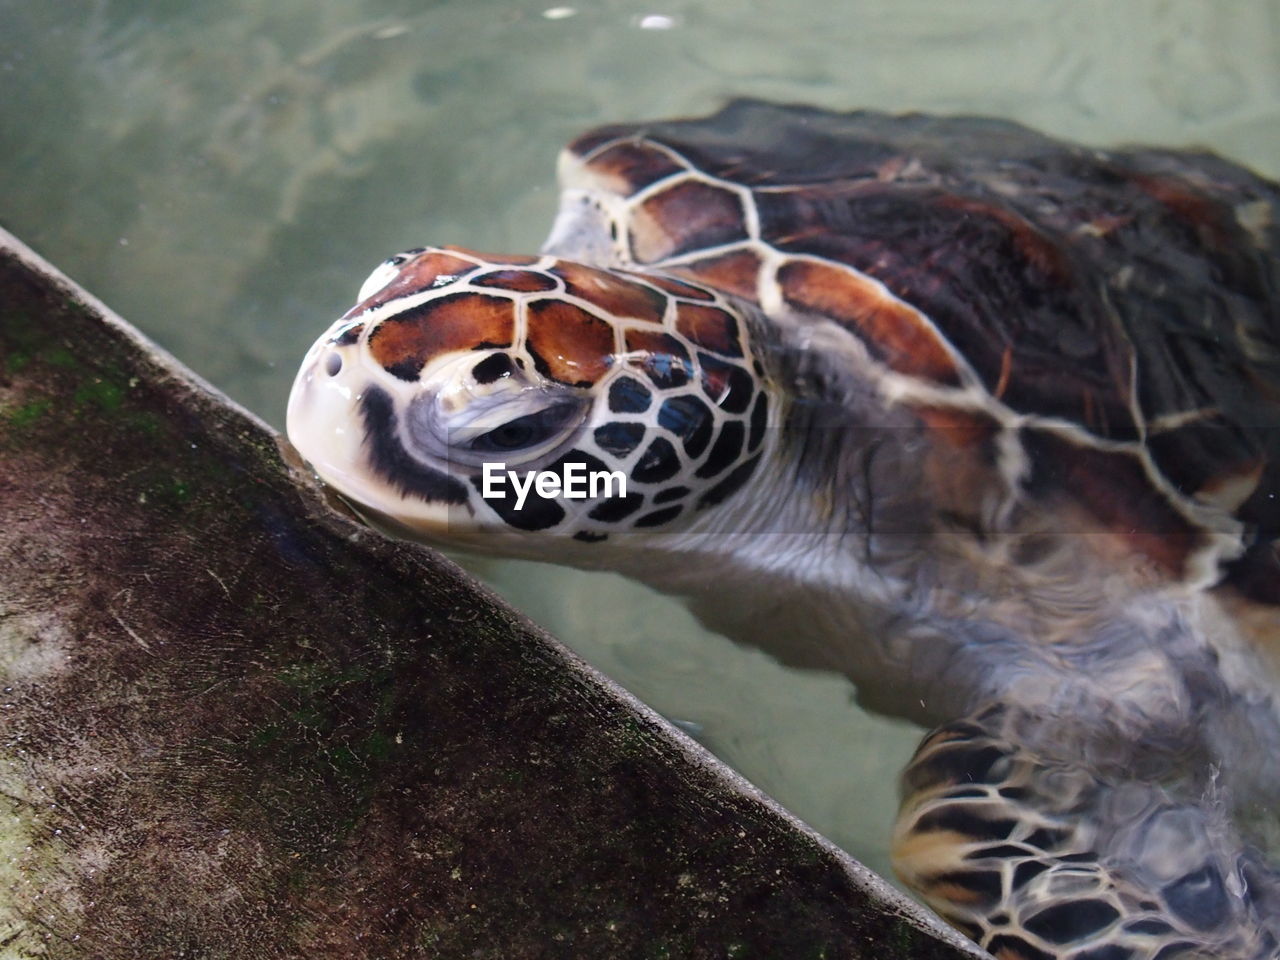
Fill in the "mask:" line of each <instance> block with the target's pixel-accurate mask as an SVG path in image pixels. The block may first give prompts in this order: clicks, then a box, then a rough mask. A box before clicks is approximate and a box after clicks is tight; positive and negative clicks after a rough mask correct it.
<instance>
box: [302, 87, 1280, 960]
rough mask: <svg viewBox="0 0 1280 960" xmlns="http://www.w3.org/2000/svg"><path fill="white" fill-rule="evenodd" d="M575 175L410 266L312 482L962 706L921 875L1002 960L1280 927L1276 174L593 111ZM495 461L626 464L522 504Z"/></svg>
mask: <svg viewBox="0 0 1280 960" xmlns="http://www.w3.org/2000/svg"><path fill="white" fill-rule="evenodd" d="M560 180H561V185H562V188H563V194H562V205H561V211H560V214H559V217H558V218H557V220H556V223H555V225H554V227H553V229H552V232H551V236H550V238H549V240H548V242H547V244H546V247H545V248H544V253H543V255H542V256H540V257H510V256H493V255H482V254H477V253H473V252H469V251H465V250H460V249H456V248H424V249H420V250H415V251H410V252H408V253H406V254H401V255H398V256H397V257H393V258H391V259H390V260H388V261H387V262H386V263H384V264H383V265H382V266H381V267H379V268H378V269H377V270H375V271H374V273H373V275H372V276H371V277H370V278H369V280H368V281H367V282H366V284H365V286H364V288H363V289H362V290H361V292H360V295H359V298H358V303H357V305H356V306H355V307H354V308H353V309H352V310H351V311H349V312H348V313H347V314H346V315H345V316H344V317H343V318H341V319H340V320H339V321H338V322H337V323H336V324H334V325H333V326H332V327H331V328H330V329H329V331H327V332H326V333H325V334H324V335H323V336H322V337H321V338H320V339H319V340H318V341H317V343H316V345H315V346H314V347H313V348H312V350H311V352H310V353H309V354H308V356H307V359H306V360H305V361H304V364H303V367H302V370H301V371H300V373H299V376H298V380H297V382H296V384H295V388H294V392H293V394H292V396H291V399H290V408H289V434H290V437H291V439H292V440H293V442H294V443H295V445H297V447H298V448H299V450H300V451H301V452H302V453H303V455H304V456H306V457H307V458H308V459H309V460H310V461H311V462H312V464H313V465H314V467H315V468H316V470H317V472H318V473H319V474H320V475H321V476H322V477H323V478H324V479H325V480H326V481H328V482H329V483H331V484H332V485H333V486H334V487H336V488H337V489H338V490H339V491H341V492H342V493H343V494H344V495H346V496H347V497H348V498H349V499H350V500H351V501H352V502H353V503H355V505H356V506H357V508H358V509H360V510H362V511H364V512H365V513H366V514H367V515H369V516H370V517H371V518H372V519H374V520H376V521H377V522H380V523H382V524H383V525H385V526H387V527H389V528H391V529H392V530H393V531H396V532H400V533H402V534H405V535H409V536H414V537H419V538H423V539H427V540H429V541H433V542H440V543H447V544H456V545H462V546H466V547H469V548H473V549H480V550H487V551H493V552H498V553H504V554H509V555H518V556H533V557H539V558H543V559H555V560H559V561H561V562H565V563H570V564H574V565H578V566H584V567H612V568H615V569H618V570H621V571H623V572H625V573H628V574H630V575H633V576H637V577H639V578H641V579H643V580H645V581H647V582H649V583H651V584H653V585H654V586H657V587H658V588H660V589H664V590H667V591H670V592H674V593H677V594H681V595H683V596H685V597H687V598H689V600H690V602H691V604H692V606H693V609H694V610H695V612H696V613H697V614H698V615H699V616H700V617H701V618H702V619H703V620H704V622H706V623H707V624H708V625H709V626H711V627H713V628H715V629H719V630H722V631H723V632H725V633H727V634H729V635H731V636H734V637H737V638H740V639H742V640H744V641H746V642H750V643H755V644H758V645H761V646H763V647H765V648H766V649H768V650H770V651H771V652H773V653H775V654H776V655H778V656H780V657H782V658H783V659H785V660H787V661H789V662H794V663H797V664H801V665H806V666H819V667H825V668H830V669H837V670H840V671H842V672H844V673H846V674H847V675H848V676H850V677H851V678H852V679H853V680H854V682H855V683H856V684H857V685H858V687H859V691H860V697H861V698H862V699H863V700H864V702H866V703H867V704H868V705H870V706H872V707H873V708H876V709H880V710H883V711H885V712H889V713H893V714H897V715H901V716H905V717H909V718H911V719H914V720H917V721H919V722H922V723H930V724H941V726H939V727H938V728H937V729H936V730H935V732H934V733H933V734H931V735H930V736H929V737H927V738H926V739H925V741H924V743H923V745H922V746H921V748H920V750H919V752H918V753H917V755H916V757H915V759H914V760H912V762H911V763H910V765H909V766H908V768H907V770H906V772H905V774H904V778H903V805H902V810H901V813H900V816H899V821H898V825H897V828H896V829H895V833H894V851H895V863H896V865H897V867H898V870H899V872H900V874H901V876H902V877H903V879H904V881H905V882H906V883H907V884H908V885H909V886H911V887H912V888H913V889H915V890H916V891H917V892H918V893H919V894H920V896H921V898H922V899H924V900H925V901H926V902H928V903H929V904H930V905H931V906H933V907H934V908H935V909H936V910H937V911H938V912H939V913H940V914H942V915H943V916H944V917H946V918H947V919H948V920H950V921H951V922H952V923H953V924H955V925H956V926H957V927H958V928H959V929H961V930H962V931H964V932H965V933H967V934H968V935H969V936H971V937H973V938H974V939H975V940H976V941H977V942H978V943H979V944H981V945H983V946H984V947H986V948H987V949H988V950H990V951H991V952H992V953H993V954H994V955H995V956H997V957H999V958H1002V960H1041V958H1049V960H1152V958H1159V960H1172V958H1174V957H1225V958H1233V960H1245V958H1248V960H1253V958H1260V957H1274V956H1276V955H1277V951H1278V948H1277V937H1278V936H1280V881H1278V880H1277V876H1276V874H1275V872H1274V870H1273V868H1272V867H1271V866H1270V865H1269V863H1268V853H1267V852H1266V849H1267V848H1268V847H1269V846H1270V848H1271V853H1274V849H1275V837H1276V836H1277V831H1276V828H1275V826H1274V824H1273V822H1272V819H1273V818H1269V817H1268V816H1267V815H1266V810H1267V809H1269V807H1268V805H1269V804H1271V803H1273V802H1274V798H1275V796H1276V795H1277V792H1280V774H1277V772H1276V771H1275V769H1274V768H1273V767H1274V765H1272V764H1270V763H1267V762H1259V758H1268V757H1271V756H1274V755H1275V753H1276V751H1277V750H1280V712H1278V711H1277V707H1276V703H1275V697H1274V694H1275V691H1276V688H1277V675H1276V668H1277V663H1278V661H1280V560H1277V550H1276V545H1277V543H1278V542H1280V540H1278V539H1277V538H1280V467H1278V466H1277V464H1278V463H1280V318H1278V317H1277V308H1276V306H1275V298H1274V294H1275V290H1276V289H1280V255H1278V251H1280V228H1278V227H1277V223H1280V191H1277V189H1276V187H1275V186H1274V185H1273V184H1269V183H1267V182H1266V181H1263V180H1261V179H1259V178H1257V177H1255V176H1253V175H1252V174H1249V173H1248V172H1247V171H1244V170H1241V169H1240V168H1238V167H1234V166H1232V165H1231V164H1228V163H1226V162H1224V161H1221V160H1219V159H1218V158H1216V157H1212V156H1209V155H1189V154H1178V153H1172V152H1162V151H1128V152H1113V153H1106V152H1102V151H1096V150H1088V149H1085V148H1080V147H1075V146H1071V145H1068V144H1063V143H1060V142H1058V141H1053V140H1050V139H1049V138H1046V137H1042V136H1040V135H1038V134H1035V133H1033V132H1031V131H1028V130H1026V129H1024V128H1021V127H1018V126H1016V125H1013V124H1005V123H1000V122H998V121H987V120H979V119H974V118H961V119H956V120H950V119H937V118H929V117H921V116H907V117H886V116H883V115H879V114H870V113H853V114H834V113H827V112H824V111H819V110H812V109H810V108H804V107H777V106H773V105H769V104H762V103H757V102H753V101H739V102H735V103H733V104H730V105H729V106H728V107H726V108H725V109H724V110H723V111H721V112H720V113H719V114H716V115H714V116H712V117H709V118H705V119H701V120H690V121H671V122H666V123H658V124H650V125H644V126H618V127H606V128H602V129H600V130H597V131H593V132H592V133H589V134H586V135H585V136H583V137H582V138H580V139H579V140H578V141H576V142H575V143H574V144H572V145H571V146H570V148H569V149H568V150H567V151H566V152H565V154H564V156H563V157H562V159H561V167H560ZM496 462H501V463H502V464H503V465H504V467H505V468H507V469H509V470H512V471H515V473H516V474H518V475H523V474H525V473H527V472H528V471H533V470H550V471H552V472H555V471H557V470H562V469H563V467H564V465H565V464H567V463H581V464H583V465H584V466H585V468H586V469H588V470H591V471H617V472H619V473H621V474H623V475H625V477H626V479H627V495H626V496H619V495H617V493H616V492H612V493H611V492H608V491H601V492H599V493H598V494H597V495H594V496H591V497H587V498H585V499H571V498H568V497H565V496H561V495H549V496H538V495H537V494H536V493H534V492H532V491H531V492H530V493H529V495H528V499H527V501H526V502H525V503H524V504H523V505H522V506H521V507H520V508H519V509H517V507H516V501H515V499H514V495H513V494H512V492H511V490H510V488H509V487H508V488H507V491H506V492H505V493H504V494H502V495H500V496H487V497H486V496H483V495H482V494H483V493H484V489H485V488H484V471H485V464H486V463H490V464H492V463H496Z"/></svg>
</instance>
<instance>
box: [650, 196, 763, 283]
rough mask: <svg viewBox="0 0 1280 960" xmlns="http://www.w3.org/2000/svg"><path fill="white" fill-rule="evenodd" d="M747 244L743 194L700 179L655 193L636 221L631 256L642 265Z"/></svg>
mask: <svg viewBox="0 0 1280 960" xmlns="http://www.w3.org/2000/svg"><path fill="white" fill-rule="evenodd" d="M746 239H747V226H746V222H745V220H744V218H743V212H742V203H741V202H740V201H739V199H738V195H737V194H736V193H732V192H730V191H728V190H723V189H721V188H720V187H713V186H711V185H710V184H707V183H701V182H699V181H697V180H686V181H684V182H683V183H677V184H675V185H673V186H672V187H670V188H669V189H666V190H663V191H661V192H660V193H655V194H654V195H653V196H651V197H649V198H648V199H647V200H645V201H644V202H643V203H641V204H640V206H639V207H637V208H636V210H635V213H634V214H633V216H632V220H631V255H632V256H633V257H634V258H635V259H636V261H637V262H639V263H655V262H657V261H659V260H663V259H665V258H667V257H674V256H677V255H679V254H681V253H688V252H689V251H691V250H698V249H701V248H703V247H714V246H718V245H720V244H722V243H733V242H734V241H737V240H746Z"/></svg>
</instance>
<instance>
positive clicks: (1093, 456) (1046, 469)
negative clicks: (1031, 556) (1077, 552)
mask: <svg viewBox="0 0 1280 960" xmlns="http://www.w3.org/2000/svg"><path fill="white" fill-rule="evenodd" d="M1020 438H1021V440H1022V442H1023V445H1024V446H1025V448H1026V451H1027V454H1028V456H1029V457H1030V458H1031V463H1032V472H1031V478H1030V480H1029V481H1028V484H1027V487H1028V490H1029V492H1030V493H1031V494H1032V496H1036V497H1049V498H1052V497H1054V495H1056V494H1057V495H1060V494H1066V495H1067V496H1068V497H1070V499H1071V500H1072V501H1074V502H1075V503H1076V504H1077V505H1078V506H1079V507H1081V508H1082V509H1084V510H1085V511H1086V512H1087V513H1089V514H1090V515H1092V516H1093V517H1094V518H1095V519H1096V520H1097V521H1098V522H1099V524H1100V525H1101V527H1102V532H1110V533H1112V534H1113V535H1114V536H1115V537H1116V538H1118V539H1119V540H1120V541H1121V542H1123V543H1125V544H1126V545H1127V546H1128V548H1129V549H1130V550H1133V551H1136V552H1137V553H1140V554H1142V555H1144V556H1146V557H1147V558H1149V559H1150V560H1151V561H1152V562H1153V563H1155V564H1156V565H1157V566H1159V567H1160V568H1161V569H1162V570H1163V571H1164V572H1165V573H1166V574H1168V575H1170V576H1173V577H1180V576H1183V575H1185V574H1186V573H1187V560H1188V558H1189V557H1190V555H1191V554H1192V553H1193V552H1194V551H1195V550H1197V549H1199V548H1200V547H1201V546H1203V544H1204V539H1205V532H1204V530H1202V529H1201V528H1200V527H1197V526H1195V525H1194V524H1193V523H1192V522H1191V521H1190V520H1188V519H1187V518H1186V517H1184V516H1183V515H1182V514H1181V513H1179V512H1178V511H1177V510H1175V509H1174V507H1173V505H1172V504H1171V503H1169V501H1168V500H1166V499H1165V497H1164V495H1163V494H1162V493H1161V492H1160V491H1159V490H1158V489H1157V488H1156V487H1154V486H1152V484H1151V481H1150V479H1149V478H1148V477H1147V475H1146V473H1145V471H1144V470H1143V468H1142V464H1141V462H1140V461H1139V460H1138V458H1137V457H1136V456H1134V455H1133V454H1131V453H1128V452H1124V451H1110V450H1098V449H1095V448H1093V447H1089V446H1084V445H1079V444H1076V443H1073V442H1072V441H1070V440H1069V439H1067V438H1066V437H1063V436H1061V435H1058V434H1054V433H1050V432H1049V431H1047V430H1040V429H1024V430H1022V431H1021V433H1020ZM1064 532H1067V533H1070V532H1071V531H1064Z"/></svg>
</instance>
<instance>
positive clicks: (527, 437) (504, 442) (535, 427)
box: [466, 403, 579, 453]
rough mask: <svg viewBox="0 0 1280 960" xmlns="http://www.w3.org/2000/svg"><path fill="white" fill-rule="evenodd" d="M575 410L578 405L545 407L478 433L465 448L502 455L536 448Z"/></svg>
mask: <svg viewBox="0 0 1280 960" xmlns="http://www.w3.org/2000/svg"><path fill="white" fill-rule="evenodd" d="M578 409H579V408H578V405H577V404H572V403H560V404H556V405H554V406H550V407H546V408H544V409H542V410H539V411H538V412H537V413H528V414H525V415H524V416H523V417H516V418H515V419H514V420H508V421H507V422H506V423H504V424H502V426H499V427H494V428H493V429H492V430H490V431H489V432H487V433H482V434H480V436H478V437H476V438H475V439H474V440H471V441H470V442H468V443H467V444H466V446H467V448H468V449H470V450H474V451H476V452H477V453H505V452H507V451H510V450H525V449H527V448H529V447H536V446H538V445H539V444H542V443H545V442H546V441H547V440H549V439H551V438H552V437H554V436H555V435H556V434H558V433H559V432H560V431H562V430H563V429H564V428H565V427H566V426H568V424H569V422H570V421H571V420H572V419H573V417H574V415H575V414H576V413H577V412H578Z"/></svg>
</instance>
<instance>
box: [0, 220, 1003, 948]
mask: <svg viewBox="0 0 1280 960" xmlns="http://www.w3.org/2000/svg"><path fill="white" fill-rule="evenodd" d="M280 444H281V441H280V440H279V438H278V437H277V436H276V435H275V434H274V433H273V432H272V431H271V430H270V429H268V428H267V427H266V426H265V425H264V424H262V423H261V422H259V421H257V420H256V419H254V418H253V417H252V416H250V415H248V414H247V413H245V412H244V411H243V410H241V409H239V408H238V407H236V406H235V405H233V404H232V403H230V402H229V401H228V400H227V399H226V398H225V397H223V396H221V395H220V394H218V393H217V392H216V391H213V390H212V389H210V388H209V387H207V386H206V385H204V384H203V383H201V382H200V381H198V380H197V379H196V378H195V377H194V376H193V375H192V374H190V373H189V372H187V371H186V370H185V369H183V368H182V367H181V366H179V365H178V364H177V363H176V362H175V361H173V360H172V359H171V358H169V357H167V356H166V355H164V354H163V353H161V352H160V351H158V350H157V349H156V348H155V347H153V346H152V345H150V344H149V343H147V342H146V341H145V340H144V339H143V338H142V337H141V336H140V335H139V334H137V333H136V332H135V331H134V330H132V329H131V328H130V327H128V325H127V324H125V323H124V322H123V321H121V320H120V319H119V318H117V317H115V316H113V315H112V314H110V312H109V311H107V310H106V309H105V308H104V307H102V305H101V304H99V303H97V302H96V301H95V300H93V298H91V297H90V296H88V295H87V294H86V293H84V292H83V291H81V290H79V289H78V288H77V287H75V286H74V285H73V284H71V283H70V282H69V281H68V280H66V278H64V277H62V276H61V275H59V274H58V273H57V272H56V271H54V270H53V269H52V268H51V267H49V266H48V265H47V264H45V263H43V262H42V261H40V260H39V259H38V258H37V257H35V256H34V255H33V254H31V253H30V251H28V250H26V249H25V248H24V247H23V246H22V245H21V244H20V243H18V242H17V241H16V240H14V239H13V238H12V237H10V236H8V235H7V234H0V517H2V518H3V520H2V522H0V677H2V679H3V682H2V683H0V691H2V692H0V956H3V957H7V958H10V957H11V958H27V957H66V958H90V957H92V958H98V960H111V958H121V960H123V958H130V960H134V958H140V957H141V958H150V957H157V958H159V957H164V958H174V957H181V956H186V957H204V958H237V960H252V958H259V957H272V958H280V957H308V958H316V957H343V958H350V957H377V958H392V957H419V956H422V957H438V958H454V957H457V958H462V957H498V958H508V957H560V956H563V957H578V958H595V957H601V958H604V957H610V958H611V957H655V958H656V957H671V958H686V957H762V958H763V957H770V958H772V957H779V958H818V957H828V958H835V957H868V958H877V960H879V958H912V960H930V958H958V957H962V956H980V955H981V954H978V953H975V952H974V951H973V950H972V948H970V947H968V946H966V945H965V944H964V942H963V941H962V940H961V939H960V938H958V937H957V936H956V935H954V934H952V933H950V932H949V931H947V930H945V929H943V928H942V927H941V926H939V925H938V924H936V923H935V922H934V921H933V920H932V919H930V918H929V917H928V916H926V915H925V913H924V912H923V911H921V910H919V909H918V908H916V907H915V906H914V905H912V904H910V903H909V902H907V901H906V900H904V899H903V898H902V897H900V896H899V895H897V894H896V893H895V892H894V891H893V890H891V889H890V888H888V887H887V886H886V885H885V884H884V883H883V881H881V880H880V879H879V878H877V877H876V876H874V875H873V874H871V873H869V872H868V871H867V870H865V869H864V868H862V867H861V866H860V865H858V864H857V863H856V862H854V861H853V860H851V859H850V858H849V857H848V856H846V855H845V854H843V853H841V852H840V851H838V850H836V849H835V848H833V847H831V846H830V845H829V844H827V843H825V842H824V841H823V840H821V839H820V838H819V837H817V836H815V835H814V834H812V833H811V832H808V831H807V830H805V829H804V828H803V827H802V826H801V825H800V824H798V823H797V822H796V821H794V820H793V819H791V818H790V817H788V816H787V815H786V814H785V813H783V812H782V811H780V810H779V809H778V808H777V807H776V806H775V805H773V804H772V803H771V802H769V801H768V800H766V799H764V798H762V797H761V796H759V795H758V794H757V793H756V792H755V791H754V790H752V789H751V788H750V786H748V785H747V784H745V783H744V782H742V781H741V780H740V779H738V778H736V777H735V776H734V775H732V774H731V773H730V772H728V771H727V770H726V769H725V768H724V767H723V766H721V765H720V764H719V763H717V762H716V761H714V760H713V759H712V758H710V757H709V756H707V755H706V754H705V753H704V752H703V751H701V749H700V748H698V747H697V746H696V745H693V744H691V743H690V742H689V741H687V740H686V739H684V738H683V737H681V736H680V735H679V734H678V733H676V732H675V731H673V730H672V729H671V728H670V727H669V726H668V725H667V724H665V723H664V722H663V721H661V720H660V719H659V718H657V717H656V716H654V715H653V714H652V713H651V712H650V711H648V710H647V709H646V708H644V707H643V706H641V705H640V704H638V703H636V702H635V701H634V700H633V699H632V698H631V697H630V696H628V695H627V694H626V693H624V692H623V691H621V690H619V689H617V688H616V687H615V686H613V685H612V684H610V683H609V682H608V681H607V680H605V679H603V678H601V677H600V676H598V675H597V674H595V673H594V672H592V671H591V670H590V669H588V668H587V667H585V666H584V665H583V664H582V663H581V662H579V661H578V660H577V659H576V658H574V657H573V656H572V655H571V654H570V653H568V652H567V651H566V650H565V649H564V648H563V647H561V646H560V645H559V644H558V643H557V642H556V641H554V640H553V639H551V638H550V637H548V636H547V635H546V634H544V633H542V632H541V631H539V630H538V629H537V628H536V627H534V626H533V625H532V624H530V623H528V622H527V621H526V620H524V619H523V618H522V617H521V616H520V615H518V614H517V613H515V612H514V611H512V610H510V609H509V608H507V607H506V606H504V605H503V604H502V603H501V602H499V601H497V600H495V599H494V598H493V597H492V596H491V595H490V594H489V593H488V592H487V591H485V590H484V588H482V587H480V586H479V585H478V584H476V583H475V582H474V581H473V580H471V579H470V578H469V577H467V576H466V575H465V574H463V573H462V572H460V571H459V570H458V569H457V568H456V567H455V566H454V565H452V564H451V563H449V562H448V561H447V560H445V559H444V558H442V557H440V556H439V555H437V554H435V553H433V552H432V551H430V550H427V549H425V548H419V547H414V546H409V545H405V544H399V543H394V542H391V541H389V540H386V539H384V538H383V537H381V536H380V535H378V534H376V533H373V532H371V531H369V530H367V529H366V528H364V527H363V526H361V525H360V524H358V523H356V522H354V521H353V520H351V519H349V518H348V517H347V516H344V515H343V514H342V513H340V512H338V511H337V510H335V509H334V506H333V505H332V504H331V503H329V502H328V501H326V499H325V495H324V493H323V491H321V490H320V489H318V488H317V487H316V486H315V485H314V484H312V482H311V481H310V479H309V478H308V477H307V476H306V474H305V473H304V472H302V471H301V470H299V469H298V468H297V467H296V466H295V465H291V464H289V463H287V462H286V459H285V456H284V455H283V454H282V449H281V446H280ZM851 815H854V816H856V815H857V814H856V812H854V811H851Z"/></svg>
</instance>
